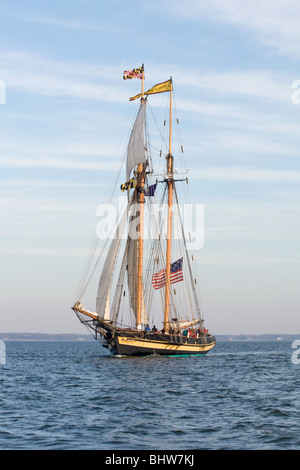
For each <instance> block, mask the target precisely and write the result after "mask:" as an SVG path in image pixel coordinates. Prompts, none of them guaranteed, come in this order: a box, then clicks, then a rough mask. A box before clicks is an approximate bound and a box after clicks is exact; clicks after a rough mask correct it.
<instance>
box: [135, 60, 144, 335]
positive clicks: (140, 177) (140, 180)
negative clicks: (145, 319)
mask: <svg viewBox="0 0 300 470" xmlns="http://www.w3.org/2000/svg"><path fill="white" fill-rule="evenodd" d="M142 67H143V70H142V97H141V101H142V100H143V99H144V80H145V73H144V64H143V66H142ZM144 188H145V170H144V165H143V163H140V164H139V165H138V167H137V197H138V201H139V222H140V223H139V240H138V277H137V299H136V300H137V302H136V305H137V312H136V327H137V328H141V324H142V302H143V289H144V287H143V250H144V203H145V194H144Z"/></svg>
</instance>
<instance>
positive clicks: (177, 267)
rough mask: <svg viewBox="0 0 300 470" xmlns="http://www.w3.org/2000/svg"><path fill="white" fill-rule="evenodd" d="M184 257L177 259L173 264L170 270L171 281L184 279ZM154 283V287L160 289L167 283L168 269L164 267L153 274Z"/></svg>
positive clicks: (172, 282)
mask: <svg viewBox="0 0 300 470" xmlns="http://www.w3.org/2000/svg"><path fill="white" fill-rule="evenodd" d="M182 264H183V258H180V259H179V260H177V261H175V262H174V263H172V264H171V272H170V283H171V284H174V283H175V282H180V281H183V272H182ZM152 285H153V287H154V289H160V288H161V287H164V286H165V285H166V270H165V269H162V270H161V271H159V272H158V273H156V274H153V276H152Z"/></svg>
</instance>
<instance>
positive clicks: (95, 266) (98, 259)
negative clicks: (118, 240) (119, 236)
mask: <svg viewBox="0 0 300 470" xmlns="http://www.w3.org/2000/svg"><path fill="white" fill-rule="evenodd" d="M134 195H135V194H133V195H132V198H131V200H130V202H129V203H128V206H127V207H126V209H125V211H128V209H129V208H130V206H131V204H132V202H133V199H134ZM122 216H123V214H122ZM120 220H121V217H120ZM117 228H118V226H117ZM115 230H116V227H112V230H111V232H110V234H109V236H108V237H107V238H106V240H105V243H104V246H103V248H102V250H101V253H100V254H99V256H98V258H97V260H96V262H95V264H94V267H93V269H92V272H91V274H90V276H89V277H88V279H87V281H86V283H85V286H84V288H83V290H82V292H81V295H80V297H79V299H78V300H80V299H81V298H82V296H83V294H84V293H85V292H86V289H87V287H88V284H89V283H90V281H91V279H92V277H93V275H94V274H95V271H96V268H97V266H98V264H99V261H100V259H101V258H102V255H103V253H104V250H105V248H106V245H107V243H108V240H110V239H111V235H112V234H113V233H114V232H115Z"/></svg>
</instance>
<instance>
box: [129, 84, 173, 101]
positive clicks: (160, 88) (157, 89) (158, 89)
mask: <svg viewBox="0 0 300 470" xmlns="http://www.w3.org/2000/svg"><path fill="white" fill-rule="evenodd" d="M171 90H172V80H171V79H170V80H167V81H166V82H162V83H158V84H157V85H154V86H153V87H152V88H150V90H148V91H145V93H144V95H154V94H155V93H163V92H164V91H171ZM141 96H142V93H139V94H138V95H136V96H133V97H132V98H130V100H129V101H133V100H137V99H138V98H140V97H141Z"/></svg>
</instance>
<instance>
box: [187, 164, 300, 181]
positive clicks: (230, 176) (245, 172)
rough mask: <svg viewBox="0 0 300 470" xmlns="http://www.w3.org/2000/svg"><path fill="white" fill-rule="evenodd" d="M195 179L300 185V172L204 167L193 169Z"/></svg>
mask: <svg viewBox="0 0 300 470" xmlns="http://www.w3.org/2000/svg"><path fill="white" fill-rule="evenodd" d="M191 174H192V175H193V178H195V179H200V180H201V179H204V180H205V179H208V180H223V181H249V182H251V181H252V182H255V181H257V182H259V181H263V182H269V183H275V182H287V183H289V182H290V183H299V182H300V171H287V170H272V169H253V168H247V167H221V166H217V167H204V168H201V169H199V168H193V169H192V171H191Z"/></svg>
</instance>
